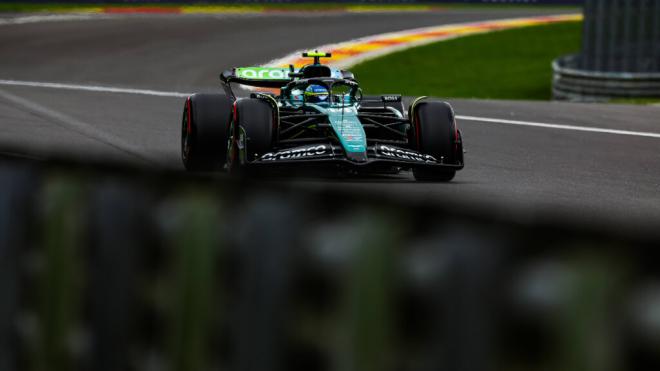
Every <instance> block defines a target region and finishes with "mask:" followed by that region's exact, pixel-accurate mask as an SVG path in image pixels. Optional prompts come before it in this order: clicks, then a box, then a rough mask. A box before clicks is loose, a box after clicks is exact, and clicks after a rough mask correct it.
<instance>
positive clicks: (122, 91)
mask: <svg viewBox="0 0 660 371" xmlns="http://www.w3.org/2000/svg"><path fill="white" fill-rule="evenodd" d="M0 85H6V86H29V87H33V88H51V89H64V90H78V91H92V92H98V93H119V94H137V95H149V96H154V97H174V98H186V97H188V96H189V95H191V94H190V93H177V92H172V91H158V90H147V89H130V88H115V87H111V86H94V85H77V84H61V83H55V82H36V81H18V80H0Z"/></svg>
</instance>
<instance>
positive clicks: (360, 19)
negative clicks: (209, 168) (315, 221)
mask: <svg viewBox="0 0 660 371" xmlns="http://www.w3.org/2000/svg"><path fill="white" fill-rule="evenodd" d="M544 12H545V11H543V10H522V11H521V10H506V11H503V10H498V11H484V10H461V11H458V10H456V11H443V12H434V13H404V14H391V13H383V14H323V13H313V14H310V13H301V14H277V15H204V16H200V15H190V16H169V15H158V16H142V15H140V16H121V17H105V18H98V19H94V20H69V21H57V22H35V23H25V24H13V25H12V24H4V25H0V79H13V80H27V81H39V82H60V83H68V84H84V85H99V86H115V87H126V88H139V89H154V90H162V91H172V92H199V91H214V90H216V89H217V88H218V85H217V76H218V73H219V72H221V71H223V70H224V69H226V68H229V67H232V66H240V65H256V64H261V63H264V62H267V61H269V60H271V59H273V58H277V57H281V56H283V55H285V54H287V53H289V52H291V51H293V50H297V49H303V48H311V47H314V46H317V45H321V44H327V43H331V42H340V41H344V40H348V39H351V38H356V37H360V36H368V35H373V34H377V33H382V32H389V31H398V30H405V29H410V28H415V27H422V26H433V25H441V24H449V23H458V22H465V21H475V20H485V19H496V18H511V17H518V16H528V15H538V14H543V13H544ZM546 13H548V12H546ZM549 13H553V14H556V13H557V12H556V11H551V12H549ZM3 17H4V18H5V19H7V18H11V17H12V16H11V15H5V16H3ZM443 72H444V73H451V71H443ZM475 73H478V72H477V71H475ZM384 78H392V79H395V78H402V77H399V76H384ZM358 79H359V76H358ZM368 93H378V92H368ZM402 93H404V94H405V92H402ZM448 100H449V101H450V102H451V103H452V104H453V105H454V108H455V110H456V112H457V114H458V115H464V116H479V117H489V118H495V119H506V120H516V121H523V122H540V123H551V124H557V125H567V126H587V127H596V128H604V129H615V130H627V131H639V132H649V133H660V107H653V106H624V105H600V104H574V103H548V102H509V101H483V100H458V99H448ZM182 105H183V98H176V97H158V96H146V95H134V94H117V93H104V92H88V91H74V90H58V89H49V88H37V87H16V86H2V85H0V127H1V128H2V130H0V152H2V151H4V152H5V154H9V155H16V156H26V157H33V158H46V157H48V156H50V155H64V156H73V157H75V158H79V159H85V160H101V161H119V162H129V163H131V164H135V165H138V166H147V167H157V168H166V169H176V170H180V169H182V165H181V160H180V157H179V146H180V137H179V135H180V133H179V124H180V115H181V108H182ZM458 124H459V127H460V129H461V130H462V131H463V135H464V138H465V144H466V148H467V150H468V153H467V154H466V162H467V165H466V168H465V169H464V170H463V171H461V172H459V173H458V175H457V176H456V178H455V180H454V181H453V182H451V183H448V184H433V183H416V182H414V181H413V180H412V176H411V174H408V173H405V174H402V175H400V176H395V177H381V178H375V179H347V180H322V181H319V180H305V181H299V183H300V184H304V185H306V186H310V187H328V186H330V187H354V188H357V189H366V190H373V191H374V192H378V193H381V194H383V195H385V196H388V197H397V198H412V197H414V198H418V199H435V200H440V201H441V200H453V199H461V200H467V201H472V202H474V203H475V204H477V205H491V204H492V205H500V206H501V205H512V208H510V209H508V208H506V207H505V208H502V209H501V210H502V211H501V212H503V213H506V212H509V210H510V211H511V212H514V210H515V212H516V213H517V215H518V216H519V217H521V218H523V219H524V218H532V217H534V216H535V215H537V214H539V213H541V212H544V211H547V210H550V211H552V212H556V213H558V215H573V216H575V215H577V216H581V217H583V218H592V217H593V218H602V217H606V218H607V217H609V216H611V217H612V218H615V219H616V220H624V221H626V222H627V223H628V224H631V223H637V222H640V223H649V221H656V220H657V221H660V138H654V137H644V136H635V135H620V134H612V133H601V132H584V131H575V130H565V129H557V128H546V127H536V126H528V125H522V126H521V125H510V124H503V123H492V122H491V123H487V122H479V121H468V120H459V123H458ZM218 179H219V181H222V179H223V178H222V177H219V178H218ZM349 189H350V188H349ZM613 220H614V219H613Z"/></svg>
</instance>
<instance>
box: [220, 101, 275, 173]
mask: <svg viewBox="0 0 660 371" xmlns="http://www.w3.org/2000/svg"><path fill="white" fill-rule="evenodd" d="M236 116H237V117H236V119H235V120H234V127H233V128H232V138H231V140H230V141H231V144H230V146H231V148H230V149H229V158H228V161H227V163H228V166H229V169H230V171H232V172H234V173H235V172H240V171H241V169H242V168H244V167H245V165H246V164H248V163H249V162H252V161H254V160H256V159H257V158H258V157H259V156H261V155H263V154H265V153H267V152H269V151H270V150H271V149H272V147H273V133H274V120H275V114H274V110H273V107H272V106H271V105H270V104H268V102H266V101H264V100H261V99H256V98H250V99H241V100H239V101H237V102H236Z"/></svg>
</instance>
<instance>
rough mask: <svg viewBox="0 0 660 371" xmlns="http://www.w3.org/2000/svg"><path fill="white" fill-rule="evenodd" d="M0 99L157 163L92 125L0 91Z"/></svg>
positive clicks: (149, 161)
mask: <svg viewBox="0 0 660 371" xmlns="http://www.w3.org/2000/svg"><path fill="white" fill-rule="evenodd" d="M0 99H4V100H6V101H9V102H11V103H13V104H15V105H16V106H18V107H22V108H23V109H25V110H27V111H28V112H31V113H33V114H35V115H36V116H39V117H41V118H43V119H46V120H47V121H50V122H52V123H54V124H56V125H58V126H60V127H63V128H67V129H69V130H72V131H74V132H77V133H78V134H81V135H83V136H85V137H87V138H90V139H93V140H96V141H99V142H101V143H104V144H106V145H108V146H110V147H114V148H115V149H118V150H120V151H122V152H125V153H128V154H130V155H132V156H135V157H137V158H139V159H141V160H143V161H145V162H147V163H150V164H157V163H158V161H157V160H156V159H152V158H150V156H148V155H146V154H145V153H144V150H143V149H142V148H140V147H138V146H135V145H133V144H131V143H128V142H126V141H125V140H124V139H122V138H120V137H117V136H115V135H113V134H110V133H107V132H105V131H103V130H100V129H98V128H97V127H96V126H94V125H92V124H89V123H86V122H83V121H80V120H77V119H75V118H73V117H71V116H68V115H65V114H63V113H61V112H57V111H54V110H52V109H50V108H47V107H44V106H42V105H40V104H37V103H35V102H33V101H30V100H27V99H24V98H21V97H19V96H16V95H14V94H11V93H9V92H6V91H4V90H0Z"/></svg>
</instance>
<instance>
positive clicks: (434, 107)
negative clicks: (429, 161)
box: [410, 101, 458, 182]
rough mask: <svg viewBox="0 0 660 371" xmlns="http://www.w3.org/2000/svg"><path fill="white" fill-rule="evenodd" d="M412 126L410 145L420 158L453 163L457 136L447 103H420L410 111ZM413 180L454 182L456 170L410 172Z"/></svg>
mask: <svg viewBox="0 0 660 371" xmlns="http://www.w3.org/2000/svg"><path fill="white" fill-rule="evenodd" d="M410 115H411V117H410V119H411V122H412V123H413V130H412V131H411V133H412V135H413V137H412V138H410V140H411V142H412V143H414V145H416V146H417V149H418V150H419V151H420V152H421V153H424V154H429V155H431V156H433V157H435V158H436V159H438V160H441V159H442V161H443V162H444V163H448V164H454V163H456V162H457V157H458V156H457V153H456V151H457V148H458V147H457V144H456V142H457V136H458V132H457V130H456V120H455V119H454V111H453V110H452V108H451V106H450V105H449V103H446V102H440V101H422V102H419V103H417V104H416V105H415V106H414V107H411V112H410ZM413 175H414V176H415V179H417V180H421V181H430V182H448V181H450V180H452V179H454V176H455V175H456V170H453V169H443V168H434V167H420V168H413Z"/></svg>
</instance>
